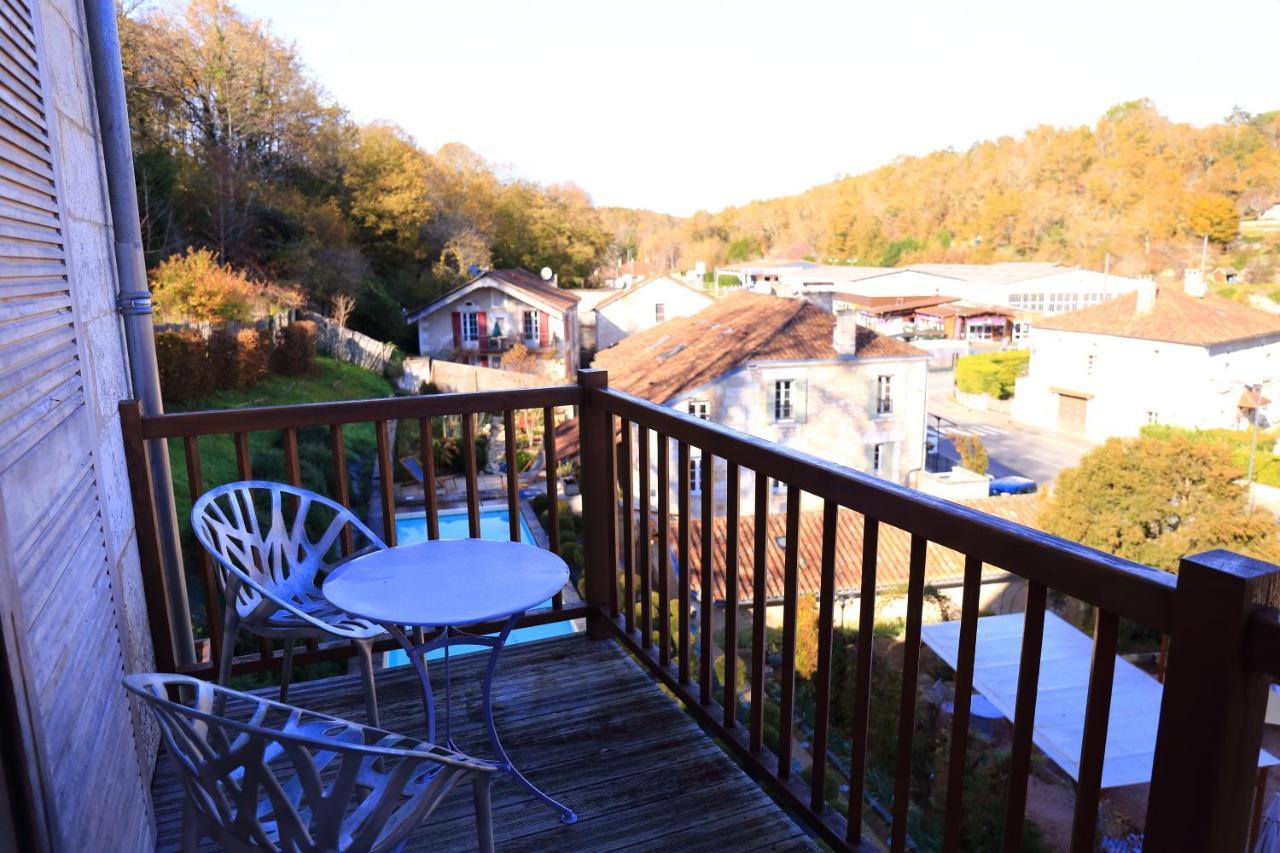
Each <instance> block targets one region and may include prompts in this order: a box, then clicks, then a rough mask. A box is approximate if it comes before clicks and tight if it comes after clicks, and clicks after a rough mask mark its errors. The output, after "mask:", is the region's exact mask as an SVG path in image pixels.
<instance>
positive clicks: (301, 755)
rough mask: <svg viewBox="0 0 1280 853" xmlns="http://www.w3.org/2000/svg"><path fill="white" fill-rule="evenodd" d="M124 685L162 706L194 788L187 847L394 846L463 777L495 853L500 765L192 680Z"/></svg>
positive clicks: (158, 677)
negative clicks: (204, 843)
mask: <svg viewBox="0 0 1280 853" xmlns="http://www.w3.org/2000/svg"><path fill="white" fill-rule="evenodd" d="M124 686H125V688H126V689H127V690H129V692H131V693H133V694H134V695H136V696H139V697H141V698H142V699H143V700H144V702H145V704H146V705H147V707H148V708H150V709H151V711H152V712H153V713H154V714H155V717H156V720H157V721H158V722H159V724H160V731H161V734H162V736H163V737H164V741H165V746H166V748H167V751H168V753H169V757H170V758H171V759H172V761H173V764H174V767H175V769H176V770H177V773H178V777H179V779H180V780H181V782H182V786H183V789H184V791H185V793H186V801H185V805H184V810H183V823H182V849H183V851H188V853H189V851H195V850H197V849H198V848H199V841H200V838H201V837H202V836H205V837H209V838H212V839H214V840H215V841H217V842H218V843H219V844H221V845H223V846H224V847H225V848H227V849H228V850H233V851H249V850H267V851H290V853H303V851H317V853H318V851H337V850H343V851H353V853H379V851H384V850H398V849H400V847H402V846H403V844H404V841H405V839H406V838H407V837H408V835H409V833H411V832H412V831H413V830H414V828H415V827H416V826H418V825H419V824H420V823H421V822H422V821H423V820H425V819H426V818H427V817H429V816H430V815H431V813H432V812H433V811H434V810H435V809H436V807H437V806H438V805H439V804H440V802H441V800H442V799H443V798H444V796H445V795H446V794H447V793H449V791H450V790H452V789H453V787H454V786H456V785H459V784H462V783H465V782H470V783H471V784H472V793H473V797H474V800H475V809H476V831H477V833H478V836H479V846H480V849H481V850H482V851H485V853H489V851H492V850H493V826H492V814H491V806H490V783H491V780H492V777H493V774H494V772H496V771H497V770H498V769H499V767H498V765H496V764H494V763H492V762H489V761H483V760H481V759H476V758H471V757H469V756H466V755H463V754H462V753H460V752H456V751H453V750H449V749H445V748H443V747H439V746H433V745H432V744H429V743H424V742H422V741H419V740H414V739H412V738H408V737H404V736H403V735H398V734H394V733H392V732H387V731H384V730H382V729H377V728H373V727H370V726H362V725H359V724H358V723H353V722H350V721H348V720H343V719H340V718H338V717H330V716H327V715H325V714H319V713H315V712H313V711H307V710H304V709H302V708H296V707H293V706H292V705H286V704H284V703H282V702H274V701H272V700H270V699H262V698H260V697H257V696H252V695H249V694H247V693H241V692H239V691H236V690H231V689H229V688H226V687H220V686H217V685H214V684H212V683H210V682H208V681H202V680H200V679H197V678H191V677H190V676H185V675H168V674H159V673H135V674H133V675H128V676H125V679H124ZM174 694H178V695H181V696H182V697H183V699H182V701H175V700H174V699H172V698H170V697H171V696H172V695H174Z"/></svg>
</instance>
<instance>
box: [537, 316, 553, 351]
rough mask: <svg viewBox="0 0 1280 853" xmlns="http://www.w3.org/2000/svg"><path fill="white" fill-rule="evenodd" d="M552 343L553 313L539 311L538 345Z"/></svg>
mask: <svg viewBox="0 0 1280 853" xmlns="http://www.w3.org/2000/svg"><path fill="white" fill-rule="evenodd" d="M550 345H551V315H550V314H548V313H547V312H545V311H539V312H538V346H540V347H544V348H545V347H548V346H550Z"/></svg>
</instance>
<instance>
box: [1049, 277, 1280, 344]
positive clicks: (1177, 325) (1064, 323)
mask: <svg viewBox="0 0 1280 853" xmlns="http://www.w3.org/2000/svg"><path fill="white" fill-rule="evenodd" d="M1137 305H1138V294H1137V292H1136V291H1135V292H1133V293H1127V294H1125V295H1123V296H1118V297H1116V298H1115V299H1112V300H1110V301H1109V302H1102V303H1099V304H1098V305H1091V306H1089V307H1088V308H1081V309H1080V310H1079V311H1069V312H1067V313H1066V314H1059V315H1057V316H1056V317H1051V318H1049V319H1047V320H1041V321H1040V322H1039V323H1037V324H1036V328H1040V329H1053V330H1056V331H1062V332H1086V333H1090V334H1095V335H1115V336H1117V337H1122V338H1142V339H1145V340H1150V341H1169V342H1170V343H1176V344H1190V345H1192V346H1202V347H1204V346H1212V345H1213V344H1224V343H1227V342H1229V341H1240V340H1246V339H1248V338H1256V337H1261V336H1263V335H1275V334H1280V316H1277V315H1275V314H1268V313H1267V312H1265V311H1260V310H1258V309H1257V308H1252V307H1250V306H1248V305H1241V304H1240V303H1239V302H1232V301H1231V300H1230V299H1223V298H1222V297H1221V296H1218V295H1216V294H1213V293H1209V294H1206V295H1205V296H1203V297H1196V296H1188V295H1187V293H1186V292H1185V291H1184V290H1183V289H1182V288H1181V287H1173V286H1168V287H1166V286H1160V285H1157V287H1156V301H1155V307H1154V308H1152V309H1151V310H1150V311H1147V312H1146V313H1142V314H1139V313H1138V310H1137Z"/></svg>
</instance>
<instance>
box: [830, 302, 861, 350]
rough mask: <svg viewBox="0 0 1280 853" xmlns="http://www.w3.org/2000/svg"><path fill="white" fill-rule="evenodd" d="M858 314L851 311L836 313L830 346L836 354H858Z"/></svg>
mask: <svg viewBox="0 0 1280 853" xmlns="http://www.w3.org/2000/svg"><path fill="white" fill-rule="evenodd" d="M858 328H859V327H858V315H857V314H855V313H854V312H852V311H841V312H839V313H838V314H836V325H835V329H834V330H833V331H832V333H831V346H832V348H833V349H835V351H836V354H837V355H857V354H858Z"/></svg>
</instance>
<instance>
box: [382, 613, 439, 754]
mask: <svg viewBox="0 0 1280 853" xmlns="http://www.w3.org/2000/svg"><path fill="white" fill-rule="evenodd" d="M382 627H383V628H385V629H386V630H387V633H388V634H390V635H391V638H392V639H393V640H395V641H396V642H397V643H399V644H400V648H401V649H403V650H404V655H405V657H407V658H408V659H409V665H410V666H412V667H413V669H414V671H415V672H417V673H418V683H419V684H420V685H421V686H422V706H423V710H424V711H426V716H427V743H435V742H436V702H435V697H434V696H432V695H431V679H430V678H429V677H428V676H427V654H426V649H425V647H424V646H425V644H422V645H419V644H415V643H413V642H412V641H410V639H409V638H408V637H406V636H405V634H404V631H401V630H400V626H398V625H383V626H382Z"/></svg>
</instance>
